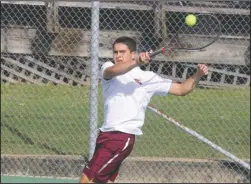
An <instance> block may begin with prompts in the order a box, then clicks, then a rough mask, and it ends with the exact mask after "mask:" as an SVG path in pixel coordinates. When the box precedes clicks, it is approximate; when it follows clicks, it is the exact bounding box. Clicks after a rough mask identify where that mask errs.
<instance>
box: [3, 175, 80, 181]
mask: <svg viewBox="0 0 251 184" xmlns="http://www.w3.org/2000/svg"><path fill="white" fill-rule="evenodd" d="M1 183H78V180H72V179H58V178H38V177H24V176H1Z"/></svg>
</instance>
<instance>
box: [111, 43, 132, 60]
mask: <svg viewBox="0 0 251 184" xmlns="http://www.w3.org/2000/svg"><path fill="white" fill-rule="evenodd" d="M135 56H136V55H135V52H131V51H130V50H129V48H128V47H127V45H125V44H123V43H116V44H115V45H114V48H113V59H114V62H115V63H119V62H128V61H129V62H131V61H132V60H133V59H134V58H135Z"/></svg>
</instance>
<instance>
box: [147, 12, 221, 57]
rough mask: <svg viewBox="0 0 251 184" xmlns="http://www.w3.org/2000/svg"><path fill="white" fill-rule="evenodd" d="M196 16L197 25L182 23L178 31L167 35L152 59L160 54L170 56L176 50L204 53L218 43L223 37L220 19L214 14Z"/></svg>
mask: <svg viewBox="0 0 251 184" xmlns="http://www.w3.org/2000/svg"><path fill="white" fill-rule="evenodd" d="M195 16H196V18H197V23H196V24H195V25H194V26H192V27H189V26H188V25H186V24H185V23H182V24H180V25H177V26H179V28H178V30H177V31H174V32H173V33H172V32H170V33H166V36H165V37H164V38H163V39H162V44H161V45H163V46H162V47H161V48H160V49H158V50H156V51H154V52H152V53H151V54H150V57H154V56H156V55H158V54H160V53H163V54H165V55H167V56H168V55H170V53H173V51H175V50H184V51H203V49H204V48H206V47H208V46H210V45H212V44H213V43H214V42H216V41H217V40H218V39H219V37H220V35H221V23H220V21H219V20H218V18H217V17H216V16H215V15H212V14H195ZM184 20H185V19H184ZM183 22H185V21H183Z"/></svg>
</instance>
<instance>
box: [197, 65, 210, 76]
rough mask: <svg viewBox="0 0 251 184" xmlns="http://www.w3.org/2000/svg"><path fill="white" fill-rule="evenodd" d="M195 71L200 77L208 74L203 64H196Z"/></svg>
mask: <svg viewBox="0 0 251 184" xmlns="http://www.w3.org/2000/svg"><path fill="white" fill-rule="evenodd" d="M196 73H197V75H199V76H200V77H202V76H204V75H207V74H208V67H207V66H206V65H205V64H198V65H197V71H196Z"/></svg>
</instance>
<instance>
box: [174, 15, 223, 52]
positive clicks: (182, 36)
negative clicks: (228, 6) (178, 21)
mask: <svg viewBox="0 0 251 184" xmlns="http://www.w3.org/2000/svg"><path fill="white" fill-rule="evenodd" d="M219 33H220V25H219V22H218V20H217V18H216V17H213V16H211V15H197V23H196V25H194V26H193V27H189V26H186V25H185V24H183V26H182V27H181V28H180V30H179V32H178V42H179V43H180V45H181V47H182V48H187V49H195V48H202V47H204V46H206V45H208V44H210V43H211V42H213V41H214V40H215V39H217V37H218V36H219Z"/></svg>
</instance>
